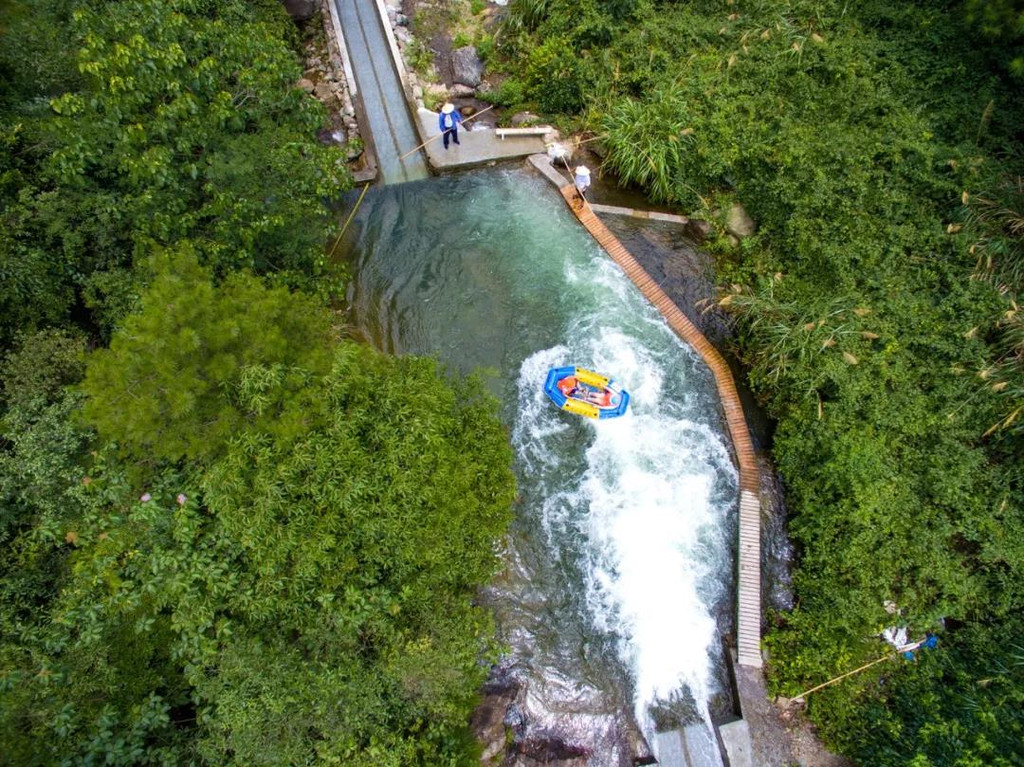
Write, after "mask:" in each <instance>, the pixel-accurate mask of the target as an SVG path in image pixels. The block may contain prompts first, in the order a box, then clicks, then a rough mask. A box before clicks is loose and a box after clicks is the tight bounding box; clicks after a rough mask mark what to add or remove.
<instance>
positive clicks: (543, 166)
mask: <svg viewBox="0 0 1024 767" xmlns="http://www.w3.org/2000/svg"><path fill="white" fill-rule="evenodd" d="M530 165H532V166H533V167H534V168H536V169H537V170H539V171H540V172H541V173H543V174H544V177H545V178H546V179H547V180H548V181H550V182H551V183H552V184H554V185H555V186H556V187H557V188H558V189H561V188H562V187H563V186H565V185H566V184H571V183H572V180H571V179H566V177H565V176H563V175H562V174H561V173H559V172H558V169H557V168H555V166H554V165H552V164H551V158H550V157H548V156H547V155H546V154H531V155H530Z"/></svg>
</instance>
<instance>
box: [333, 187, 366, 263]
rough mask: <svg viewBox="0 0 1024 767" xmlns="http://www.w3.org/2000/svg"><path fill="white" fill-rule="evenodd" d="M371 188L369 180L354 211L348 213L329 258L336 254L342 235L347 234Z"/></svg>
mask: <svg viewBox="0 0 1024 767" xmlns="http://www.w3.org/2000/svg"><path fill="white" fill-rule="evenodd" d="M369 188H370V182H369V181H367V182H366V185H365V186H364V187H363V191H362V192H360V194H359V199H358V200H356V205H355V207H354V208H352V212H351V213H349V214H348V218H347V219H345V225H344V226H343V227H341V231H340V232H339V233H338V239H336V240H335V241H334V246H333V247H332V248H331V252H330V253H328V254H327V258H328V259H330V258H331V257H332V256H333V255H334V251H335V250H336V249H337V247H338V243H339V242H341V238H342V236H343V235H344V234H345V230H346V229H348V225H349V224H351V223H352V217H353V216H355V214H356V211H357V210H359V205H360V203H362V201H363V197H365V196H366V190H367V189H369Z"/></svg>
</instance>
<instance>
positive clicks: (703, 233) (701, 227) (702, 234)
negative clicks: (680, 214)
mask: <svg viewBox="0 0 1024 767" xmlns="http://www.w3.org/2000/svg"><path fill="white" fill-rule="evenodd" d="M683 231H684V232H686V236H687V237H689V238H690V239H691V240H693V241H694V242H695V243H697V244H698V245H699V244H700V243H702V242H704V240H706V239H707V236H708V235H709V234H711V224H709V223H708V222H707V221H698V220H697V219H693V218H691V219H690V220H689V221H688V222H687V223H686V226H685V227H683Z"/></svg>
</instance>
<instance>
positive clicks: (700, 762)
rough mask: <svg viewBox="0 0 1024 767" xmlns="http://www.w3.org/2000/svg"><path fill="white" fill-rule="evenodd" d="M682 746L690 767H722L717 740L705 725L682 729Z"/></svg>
mask: <svg viewBox="0 0 1024 767" xmlns="http://www.w3.org/2000/svg"><path fill="white" fill-rule="evenodd" d="M683 745H684V746H686V756H687V758H688V759H689V764H690V765H692V767H724V765H723V763H722V754H721V753H720V752H719V750H718V740H717V739H716V738H715V733H714V732H712V730H711V728H710V727H708V726H707V725H706V724H691V725H689V726H688V727H686V728H684V729H683Z"/></svg>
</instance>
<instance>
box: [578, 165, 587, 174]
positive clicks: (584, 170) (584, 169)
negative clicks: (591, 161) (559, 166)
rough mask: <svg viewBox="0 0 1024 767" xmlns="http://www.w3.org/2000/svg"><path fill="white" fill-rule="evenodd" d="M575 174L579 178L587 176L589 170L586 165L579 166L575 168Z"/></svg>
mask: <svg viewBox="0 0 1024 767" xmlns="http://www.w3.org/2000/svg"><path fill="white" fill-rule="evenodd" d="M576 173H577V174H578V175H580V176H589V175H590V168H588V167H587V166H586V165H580V166H578V167H577V168H576Z"/></svg>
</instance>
